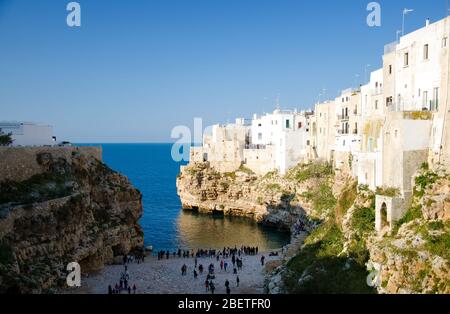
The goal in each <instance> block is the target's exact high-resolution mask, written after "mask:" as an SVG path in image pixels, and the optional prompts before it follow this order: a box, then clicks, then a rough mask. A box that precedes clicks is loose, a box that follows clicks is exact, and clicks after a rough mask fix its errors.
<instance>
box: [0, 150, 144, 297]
mask: <svg viewBox="0 0 450 314" xmlns="http://www.w3.org/2000/svg"><path fill="white" fill-rule="evenodd" d="M98 158H99V156H98V154H97V155H96V156H94V154H91V153H86V152H85V151H84V150H83V149H81V148H80V149H77V148H39V149H37V148H36V149H33V148H29V149H27V148H22V149H19V148H18V149H14V148H8V149H2V150H1V151H0V160H1V162H2V167H4V168H3V170H2V171H3V172H1V175H2V176H1V177H0V293H5V292H14V293H42V292H50V291H52V289H53V288H55V287H57V286H59V285H61V284H63V283H65V278H66V276H67V271H66V265H67V264H68V263H70V262H78V263H80V265H81V270H82V273H86V272H89V271H92V270H96V269H99V268H101V267H103V266H104V265H105V264H108V263H111V262H112V260H113V258H114V256H117V255H121V254H125V253H128V252H130V251H132V250H134V249H136V248H142V246H143V232H142V229H141V227H140V226H139V224H138V220H139V218H140V217H141V215H142V196H141V193H140V192H139V191H138V190H136V189H135V188H133V187H132V185H131V184H130V182H129V181H128V179H127V178H126V177H124V176H122V175H120V174H118V173H117V172H114V171H113V170H111V169H110V168H108V167H107V166H106V165H105V164H104V163H102V162H101V161H100V160H99V159H98ZM17 161H19V162H17Z"/></svg>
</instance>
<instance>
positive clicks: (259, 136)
mask: <svg viewBox="0 0 450 314" xmlns="http://www.w3.org/2000/svg"><path fill="white" fill-rule="evenodd" d="M258 140H260V141H261V140H262V133H258Z"/></svg>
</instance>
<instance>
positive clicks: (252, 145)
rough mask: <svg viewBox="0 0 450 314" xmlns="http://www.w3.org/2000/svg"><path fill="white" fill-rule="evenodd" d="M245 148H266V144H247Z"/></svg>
mask: <svg viewBox="0 0 450 314" xmlns="http://www.w3.org/2000/svg"><path fill="white" fill-rule="evenodd" d="M245 149H266V145H264V144H246V145H245Z"/></svg>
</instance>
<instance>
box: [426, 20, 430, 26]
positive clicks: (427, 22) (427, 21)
mask: <svg viewBox="0 0 450 314" xmlns="http://www.w3.org/2000/svg"><path fill="white" fill-rule="evenodd" d="M428 25H430V19H426V21H425V27H427V26H428Z"/></svg>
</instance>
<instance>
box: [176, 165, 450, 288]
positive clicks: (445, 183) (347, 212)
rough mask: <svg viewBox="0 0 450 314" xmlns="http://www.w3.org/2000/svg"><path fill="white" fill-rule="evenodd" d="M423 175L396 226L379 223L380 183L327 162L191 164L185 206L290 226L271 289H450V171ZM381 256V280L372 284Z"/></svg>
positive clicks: (182, 184)
mask: <svg viewBox="0 0 450 314" xmlns="http://www.w3.org/2000/svg"><path fill="white" fill-rule="evenodd" d="M415 181H416V187H415V193H414V195H415V196H414V201H413V204H411V209H410V210H409V212H408V213H407V214H406V216H405V217H404V218H403V219H402V220H400V221H398V222H397V227H396V229H395V231H394V233H393V234H390V235H386V234H384V235H378V234H377V233H376V231H375V192H373V191H370V190H369V189H368V188H367V187H366V186H357V183H356V182H355V180H354V179H352V177H351V176H350V175H348V174H346V173H345V172H342V171H333V169H331V167H329V166H328V165H326V164H320V163H313V164H309V165H298V166H297V167H295V168H294V169H292V170H290V171H289V172H288V173H287V174H286V175H285V176H283V177H281V176H279V175H278V174H277V173H269V174H267V175H266V176H264V177H258V176H256V175H254V174H253V173H251V171H249V170H248V169H246V168H243V167H241V169H240V170H238V171H236V172H233V173H218V172H216V171H215V170H214V169H213V168H211V167H210V166H209V164H208V163H192V164H190V165H188V166H187V167H183V168H182V172H181V173H180V175H179V176H178V179H177V187H178V194H179V196H180V198H181V202H182V204H183V207H184V208H187V209H191V210H198V211H199V212H204V213H217V212H220V213H223V214H224V215H237V216H246V217H250V218H251V219H254V220H256V221H258V222H261V223H265V224H269V225H273V226H276V227H279V228H284V229H289V230H291V233H292V241H291V244H290V245H288V246H287V247H285V248H284V250H283V259H282V260H281V262H277V263H276V264H273V265H270V267H268V268H270V269H269V270H270V273H269V274H268V276H267V280H266V290H267V292H269V293H305V292H306V293H374V292H378V293H450V279H449V277H448V274H449V273H450V269H449V267H450V262H449V260H450V257H449V253H450V247H449V245H450V241H449V234H450V225H449V217H450V199H449V186H450V185H449V176H448V175H447V174H446V173H445V169H444V170H441V171H437V172H433V171H429V170H427V171H422V172H421V173H418V174H417V176H416V178H415ZM388 190H389V189H387V190H386V191H384V189H378V190H377V191H376V193H377V194H383V193H388V192H387V191H388ZM375 264H376V265H381V270H380V271H379V272H378V273H377V276H378V277H377V278H379V282H377V283H376V284H377V285H376V286H374V287H371V286H368V284H367V278H368V276H369V274H371V272H372V271H373V270H372V268H371V267H372V266H373V265H375Z"/></svg>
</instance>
